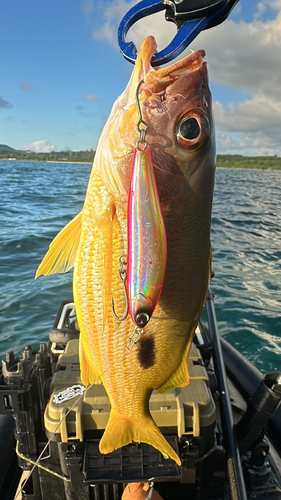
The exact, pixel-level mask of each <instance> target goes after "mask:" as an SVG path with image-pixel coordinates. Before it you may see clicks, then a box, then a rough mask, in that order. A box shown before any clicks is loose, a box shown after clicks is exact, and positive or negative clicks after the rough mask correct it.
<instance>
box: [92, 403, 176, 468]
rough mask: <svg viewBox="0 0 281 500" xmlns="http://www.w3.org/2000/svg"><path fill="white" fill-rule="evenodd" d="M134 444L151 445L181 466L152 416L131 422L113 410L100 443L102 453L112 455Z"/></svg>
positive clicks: (145, 416)
mask: <svg viewBox="0 0 281 500" xmlns="http://www.w3.org/2000/svg"><path fill="white" fill-rule="evenodd" d="M132 442H135V443H146V444H149V445H150V446H153V447H154V448H156V449H157V450H159V451H160V452H161V453H162V455H163V456H164V457H165V458H171V459H172V460H174V461H175V462H176V464H177V465H179V466H180V465H181V461H180V458H179V457H178V455H177V454H176V452H175V451H174V450H173V448H172V447H171V446H170V445H169V443H168V442H167V441H166V439H165V438H164V436H163V434H162V432H161V431H160V429H159V428H158V427H157V425H156V424H155V422H154V420H153V419H152V417H151V416H150V415H144V416H143V417H142V418H139V419H137V420H130V419H129V418H127V417H125V416H123V415H120V414H118V413H117V412H116V411H115V410H113V409H112V410H111V413H110V416H109V420H108V423H107V426H106V429H105V431H104V434H103V436H102V439H101V441H100V445H99V449H100V452H101V453H103V454H107V453H111V452H113V451H114V450H117V449H118V448H121V447H122V446H126V445H128V444H130V443H132Z"/></svg>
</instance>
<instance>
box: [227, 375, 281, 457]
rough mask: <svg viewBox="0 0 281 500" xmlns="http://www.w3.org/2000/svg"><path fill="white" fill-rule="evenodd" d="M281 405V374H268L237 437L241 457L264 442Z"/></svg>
mask: <svg viewBox="0 0 281 500" xmlns="http://www.w3.org/2000/svg"><path fill="white" fill-rule="evenodd" d="M280 404H281V373H280V372H272V373H267V374H266V375H265V376H264V378H263V379H262V380H261V382H260V384H259V386H258V388H257V389H256V391H255V393H254V395H253V397H252V398H251V399H250V400H249V402H248V407H247V410H246V412H245V413H244V415H243V417H242V418H241V420H240V421H239V422H238V423H237V424H236V426H235V429H236V435H237V439H238V443H239V451H240V453H241V455H243V454H245V453H247V452H248V451H249V450H253V449H254V448H255V446H256V445H257V444H258V443H261V442H262V441H263V438H264V435H265V433H266V430H267V425H268V422H269V420H270V418H271V417H273V416H274V414H275V413H276V411H277V410H278V408H279V406H280Z"/></svg>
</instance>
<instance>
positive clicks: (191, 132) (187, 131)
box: [179, 117, 200, 141]
mask: <svg viewBox="0 0 281 500" xmlns="http://www.w3.org/2000/svg"><path fill="white" fill-rule="evenodd" d="M179 133H180V135H181V136H182V137H183V138H184V139H189V140H190V141H191V140H192V139H196V137H198V135H199V134H200V125H199V123H198V120H196V118H194V117H191V118H187V119H186V120H184V121H183V122H181V123H180V126H179Z"/></svg>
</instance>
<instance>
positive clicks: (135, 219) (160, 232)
mask: <svg viewBox="0 0 281 500" xmlns="http://www.w3.org/2000/svg"><path fill="white" fill-rule="evenodd" d="M143 83H144V81H143V80H141V81H140V82H139V84H138V86H137V90H136V102H137V108H138V114H139V121H138V123H137V129H138V131H139V133H140V138H139V140H138V142H137V147H136V150H135V157H134V163H133V169H132V176H131V182H130V188H129V199H128V255H127V262H126V256H125V255H122V256H121V257H119V262H120V266H119V278H120V280H121V281H122V283H123V285H124V291H125V299H126V309H125V312H124V314H123V316H122V317H119V316H117V314H116V312H115V309H114V301H113V299H112V312H113V315H114V317H115V319H117V320H118V321H125V319H126V318H127V316H128V312H129V313H130V316H131V318H132V320H133V322H134V323H135V325H136V328H140V329H141V330H140V331H142V329H143V328H144V327H145V326H146V325H147V323H148V321H149V320H150V318H151V316H152V314H153V311H154V309H155V307H156V305H157V303H158V300H159V298H160V294H161V291H162V287H163V282H164V277H165V271H166V261H167V242H166V231H165V225H164V219H163V216H162V212H161V206H160V200H159V194H158V190H157V185H156V181H155V177H154V171H153V166H152V161H151V155H150V151H149V148H148V146H147V143H146V140H145V136H146V133H147V131H148V124H147V123H146V122H145V121H144V119H143V117H142V112H141V107H140V102H139V92H140V88H141V85H142V84H143ZM124 259H125V260H124ZM137 331H138V330H137ZM135 332H136V330H135Z"/></svg>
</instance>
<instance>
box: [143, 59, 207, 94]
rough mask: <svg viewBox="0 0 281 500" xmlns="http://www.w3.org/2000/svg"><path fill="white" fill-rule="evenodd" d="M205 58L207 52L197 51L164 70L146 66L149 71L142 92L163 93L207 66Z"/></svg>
mask: <svg viewBox="0 0 281 500" xmlns="http://www.w3.org/2000/svg"><path fill="white" fill-rule="evenodd" d="M204 58H205V51H204V50H197V51H195V52H192V53H191V54H188V55H187V56H186V57H184V58H183V59H181V60H179V61H177V62H175V63H173V64H171V65H170V66H167V67H164V68H160V69H156V68H153V67H152V66H151V65H149V66H148V65H147V64H144V65H143V68H147V69H148V70H147V71H146V72H145V73H144V75H143V80H144V85H143V86H142V90H148V91H150V92H152V93H160V92H163V91H164V90H166V88H167V87H169V86H170V85H171V84H172V83H174V82H175V81H177V80H179V79H180V78H182V77H184V76H186V75H188V74H191V73H193V72H195V71H197V70H198V69H200V68H202V67H203V66H206V63H205V62H204Z"/></svg>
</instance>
